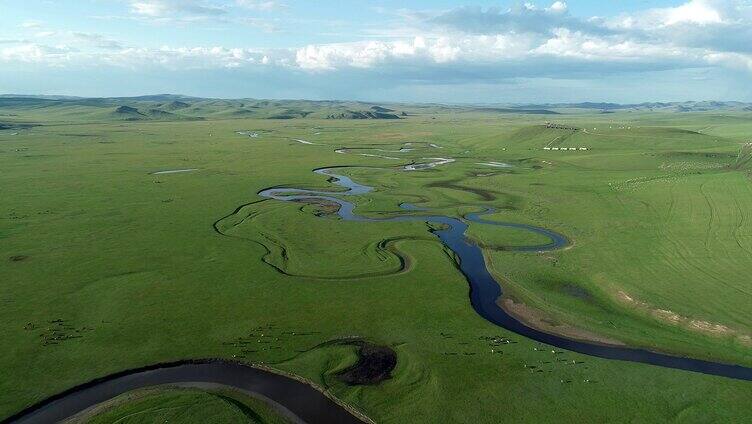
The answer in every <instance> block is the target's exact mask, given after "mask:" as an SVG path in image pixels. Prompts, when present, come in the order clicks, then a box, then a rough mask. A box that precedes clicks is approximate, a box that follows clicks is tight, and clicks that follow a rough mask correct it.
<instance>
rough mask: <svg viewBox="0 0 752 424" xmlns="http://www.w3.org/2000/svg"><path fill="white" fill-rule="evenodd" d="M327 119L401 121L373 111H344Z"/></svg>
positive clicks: (391, 114)
mask: <svg viewBox="0 0 752 424" xmlns="http://www.w3.org/2000/svg"><path fill="white" fill-rule="evenodd" d="M326 118H327V119H401V118H400V117H399V116H397V115H395V114H393V113H385V112H376V111H373V110H360V111H358V110H346V111H344V112H340V113H332V114H329V115H328V116H327V117H326Z"/></svg>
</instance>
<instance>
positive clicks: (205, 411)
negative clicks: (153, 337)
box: [70, 387, 288, 424]
mask: <svg viewBox="0 0 752 424" xmlns="http://www.w3.org/2000/svg"><path fill="white" fill-rule="evenodd" d="M70 421H71V424H73V423H91V424H105V423H114V422H117V423H128V424H137V423H156V422H160V423H165V422H178V423H196V424H204V423H207V424H209V423H211V424H231V423H247V424H284V423H287V422H288V421H287V420H286V419H284V418H282V417H281V416H279V415H278V414H277V413H276V412H275V411H273V410H271V409H270V408H269V407H268V406H267V405H266V404H265V403H263V402H262V401H260V400H256V399H253V398H250V397H248V396H246V395H244V394H241V393H238V392H234V391H231V390H222V389H220V390H200V389H194V388H180V387H164V388H162V387H160V388H153V389H142V390H137V391H135V392H132V393H127V394H124V395H121V396H119V397H117V398H115V399H113V400H111V401H110V402H107V403H106V404H104V405H102V406H100V407H97V408H95V410H94V411H87V412H86V413H84V414H82V415H80V416H78V417H76V418H74V419H72V420H70Z"/></svg>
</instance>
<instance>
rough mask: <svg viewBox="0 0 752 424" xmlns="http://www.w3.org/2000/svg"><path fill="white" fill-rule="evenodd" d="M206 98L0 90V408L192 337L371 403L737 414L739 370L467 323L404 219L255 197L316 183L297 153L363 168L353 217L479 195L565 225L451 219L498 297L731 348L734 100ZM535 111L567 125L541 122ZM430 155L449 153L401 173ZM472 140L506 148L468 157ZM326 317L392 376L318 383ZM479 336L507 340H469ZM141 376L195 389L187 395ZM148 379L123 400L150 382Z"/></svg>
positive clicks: (743, 163) (457, 409) (595, 327)
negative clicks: (5, 96) (31, 97)
mask: <svg viewBox="0 0 752 424" xmlns="http://www.w3.org/2000/svg"><path fill="white" fill-rule="evenodd" d="M207 102H208V101H207ZM218 102H219V101H212V105H208V104H196V103H192V102H188V103H187V104H189V106H181V105H172V106H168V105H161V106H154V105H152V104H147V103H149V102H146V103H144V104H141V103H138V104H135V107H137V109H138V110H149V109H151V108H155V107H158V108H161V109H165V108H168V107H175V108H180V109H184V108H186V109H195V112H194V113H193V114H192V119H183V118H181V119H177V120H174V119H171V118H169V117H167V116H161V117H160V118H159V119H149V120H141V119H139V120H123V119H119V118H118V119H116V118H113V117H112V116H111V115H109V114H110V113H111V112H112V111H111V110H110V109H111V108H112V107H113V106H112V105H111V104H110V103H108V104H107V105H105V106H102V105H99V106H97V105H93V106H85V105H84V106H81V105H76V106H71V105H67V104H66V105H47V106H44V107H42V106H39V105H36V106H34V107H32V106H29V105H28V104H25V105H23V106H19V105H8V104H5V105H4V106H3V109H2V112H3V115H2V116H0V119H2V120H3V122H6V123H10V124H11V125H12V126H15V128H11V129H5V130H1V131H0V186H1V187H2V199H3V201H2V202H1V203H0V275H2V284H0V305H2V307H1V308H0V321H1V322H3V326H0V339H1V340H3V341H4V343H3V344H2V347H0V355H1V356H0V357H2V359H3V361H2V363H3V366H2V367H0V417H5V416H9V415H10V414H12V413H14V412H16V411H18V410H20V409H22V408H23V407H24V406H26V405H29V404H31V403H33V402H36V401H39V400H41V399H43V398H45V397H47V396H50V395H52V394H55V393H57V392H60V391H62V390H65V389H67V388H69V387H71V386H74V385H77V384H80V383H83V382H85V381H88V380H91V379H93V378H96V377H99V376H102V375H106V374H109V373H113V372H116V371H120V370H123V369H128V368H135V367H139V366H144V365H148V364H153V363H158V362H168V361H174V360H178V359H187V358H207V357H227V358H236V359H240V360H246V361H249V362H263V363H264V364H266V365H268V366H271V367H274V368H278V369H280V370H283V371H286V372H291V373H294V374H296V375H299V376H301V377H303V378H306V379H309V380H310V381H312V382H314V383H316V384H318V385H320V386H321V387H324V388H326V389H327V390H329V391H330V392H331V393H332V394H333V395H335V396H336V397H338V398H339V399H341V400H343V401H344V402H346V403H348V404H350V405H352V406H353V407H354V408H356V409H358V410H360V411H362V412H363V413H364V414H366V415H367V416H368V417H370V418H372V419H373V420H375V421H376V422H441V421H443V422H482V423H485V422H488V423H492V422H493V423H495V422H506V421H509V422H541V421H553V420H557V421H563V422H572V421H581V422H582V421H584V422H604V421H608V422H647V421H650V422H665V421H676V422H740V421H743V420H744V419H748V417H750V416H752V390H750V388H751V386H750V383H749V382H743V381H736V380H731V379H727V378H721V377H712V376H705V375H700V374H695V373H689V372H683V371H676V370H670V369H664V368H658V367H654V366H648V365H641V364H633V363H625V362H619V361H609V360H603V359H597V358H592V357H587V356H584V355H580V354H575V353H571V352H566V351H560V350H558V349H554V352H555V353H552V349H551V348H550V347H546V346H542V345H540V344H538V343H535V342H532V341H529V340H527V339H524V338H522V337H520V336H517V335H514V334H511V333H510V332H508V331H506V330H503V329H501V328H498V327H495V326H493V325H491V324H489V323H488V322H486V321H484V320H483V319H482V318H480V317H479V316H478V315H477V314H476V313H475V312H474V311H473V310H472V308H471V306H470V304H469V301H468V287H467V283H466V282H465V280H464V277H463V276H462V275H461V274H460V273H459V272H458V271H457V269H456V267H455V266H454V264H453V262H452V258H451V257H450V256H449V255H447V252H446V251H445V250H444V249H443V247H442V245H441V244H440V243H439V242H438V240H437V239H436V238H434V237H433V236H432V235H431V234H430V233H429V232H428V228H429V227H428V226H427V225H426V224H424V223H420V222H383V223H359V222H343V221H341V220H339V219H338V218H337V217H336V215H332V214H330V213H328V212H331V210H329V209H328V208H327V207H326V205H323V206H322V205H305V204H300V203H297V204H296V203H287V202H278V201H273V200H263V199H262V198H261V197H260V196H258V195H257V194H256V193H257V192H258V191H259V190H261V189H263V188H267V187H271V186H279V185H284V186H291V187H309V188H323V189H333V190H336V186H333V185H331V184H330V183H328V182H327V180H326V178H325V177H324V176H321V175H317V174H314V173H312V172H311V171H312V170H313V169H315V168H319V167H322V166H355V167H352V168H344V169H342V171H341V172H342V173H344V174H347V175H349V176H351V177H352V178H354V179H355V180H356V181H358V182H361V183H363V184H368V185H371V186H373V187H374V188H375V190H374V191H373V192H371V193H368V194H366V195H363V196H354V197H352V198H351V199H350V200H353V201H354V202H355V203H356V204H357V208H358V209H357V211H358V212H359V213H360V214H362V215H366V216H374V217H383V216H391V215H393V214H398V213H405V211H402V210H401V209H400V208H399V204H400V203H402V202H410V203H414V204H417V205H419V206H421V207H427V208H431V209H432V210H435V211H437V212H440V213H444V214H448V215H452V216H458V217H461V216H463V215H464V214H467V213H469V212H473V211H479V210H482V209H484V208H487V207H493V208H495V209H496V212H495V213H494V214H493V215H490V216H488V217H487V218H488V219H494V220H500V221H508V222H518V223H526V224H534V225H539V226H543V227H546V228H550V229H552V230H555V231H558V232H560V233H562V234H565V235H566V236H567V237H569V238H570V239H571V241H572V245H571V246H570V247H569V248H567V249H565V250H561V251H556V252H548V253H545V254H537V253H518V252H512V251H508V250H505V249H504V248H503V247H504V246H514V245H521V244H534V243H539V242H540V241H541V240H540V239H538V238H537V236H535V235H533V234H528V233H523V232H520V231H517V230H512V229H509V228H503V227H496V226H490V225H483V224H475V223H473V224H471V225H470V228H469V230H468V233H467V236H468V237H469V238H470V239H472V240H475V241H476V242H478V243H479V244H481V245H483V246H484V247H485V249H484V251H485V254H486V257H487V261H488V262H489V264H490V266H491V268H492V270H493V271H494V273H495V275H496V276H497V278H498V279H499V280H500V281H503V285H504V290H505V295H506V296H507V297H508V298H509V299H512V300H514V302H515V304H517V305H524V311H525V317H523V318H525V319H529V320H531V321H536V320H538V321H541V320H542V321H544V322H546V323H548V325H549V327H550V328H552V329H553V331H555V330H556V329H557V328H559V329H561V330H562V331H565V329H569V330H571V329H576V330H577V331H579V332H580V334H583V335H584V336H583V337H590V336H592V335H597V336H599V337H602V338H606V339H609V340H612V341H618V342H620V343H624V344H627V345H632V346H639V347H644V348H649V349H654V350H660V351H666V352H670V353H673V354H676V355H686V356H691V357H696V358H703V359H711V360H716V361H723V362H729V363H736V364H742V365H745V366H752V339H750V337H751V336H752V316H751V315H750V314H749V311H750V310H752V282H750V279H749V272H748V270H749V269H751V268H752V216H750V211H752V183H751V182H750V179H749V177H750V176H749V172H750V168H749V158H748V156H747V155H749V149H748V148H745V147H743V144H744V143H745V142H747V141H750V140H749V137H748V134H750V133H752V120H750V118H752V113H749V112H742V111H732V112H725V113H723V114H720V113H716V112H693V113H670V112H647V111H619V112H616V113H609V114H600V113H593V112H592V111H584V112H583V111H578V112H576V113H562V114H560V115H553V116H551V115H537V114H516V113H508V112H492V111H482V110H480V111H479V110H465V109H461V108H444V107H439V106H420V107H414V108H410V107H409V106H404V105H402V106H400V107H399V108H396V107H393V108H394V109H395V110H397V109H398V110H400V111H402V110H404V111H407V115H408V116H407V117H403V118H402V119H389V120H375V119H362V120H360V119H358V120H355V119H324V118H325V117H327V116H329V115H332V114H341V113H343V112H342V110H343V108H344V109H357V110H361V109H364V108H366V106H363V105H347V106H342V105H330V104H327V105H316V104H305V105H303V106H305V108H308V109H311V111H312V113H310V114H306V116H307V117H306V118H296V119H284V120H280V119H264V118H268V117H269V115H270V114H273V113H274V112H273V111H271V109H275V108H280V107H286V108H293V106H294V107H296V108H301V107H303V106H301V105H291V104H286V103H282V104H281V106H280V104H274V105H263V104H254V106H258V108H256V109H254V108H250V107H247V106H243V108H247V109H253V110H258V111H257V112H254V113H257V114H258V116H256V115H253V117H252V118H246V117H241V118H237V116H236V115H238V114H233V113H232V112H227V113H226V114H222V105H221V104H219V103H218ZM129 104H131V105H134V103H132V102H131V103H129ZM210 106H211V107H210ZM225 107H226V108H230V109H233V110H235V109H236V108H237V105H236V104H234V103H233V104H232V105H225ZM72 108H73V109H75V108H87V109H86V110H73V109H72ZM209 112H211V113H209ZM183 115H185V116H189V117H190V116H191V114H189V113H187V112H185V113H183ZM198 118H202V119H198ZM228 118H234V119H228ZM547 120H551V121H555V122H557V123H561V124H563V125H568V126H573V127H577V128H580V130H576V131H575V130H565V129H555V128H547V127H546V126H545V125H544V122H545V121H547ZM21 124H26V125H33V126H22V125H21ZM582 129H586V131H583V130H582ZM238 131H253V132H257V133H258V134H259V136H258V137H257V138H251V137H248V136H246V135H240V134H237V132H238ZM293 139H303V140H307V141H310V142H313V143H317V144H314V145H306V144H302V143H299V142H296V141H294V140H293ZM404 143H414V145H415V150H413V151H409V152H403V153H384V155H387V156H394V155H398V156H399V158H400V159H399V160H394V159H385V158H379V157H367V156H359V155H356V154H338V153H335V152H334V150H335V149H337V148H340V147H369V148H379V147H380V148H382V149H384V150H395V149H398V148H400V147H402V146H403V145H404ZM427 143H434V144H436V145H439V146H441V149H439V148H432V147H429V146H428V144H427ZM545 146H556V147H578V148H579V147H586V148H588V149H589V150H577V151H569V150H568V151H553V150H543V147H545ZM373 153H376V152H373ZM435 157H451V158H455V159H456V162H454V163H451V164H446V165H441V166H438V167H436V168H434V169H429V170H423V171H413V172H406V171H402V170H401V165H404V164H407V163H410V162H411V161H416V162H425V161H426V160H425V159H424V158H435ZM489 161H496V162H504V163H508V164H511V165H513V167H511V168H494V167H490V166H486V165H480V164H481V163H487V162H489ZM193 168H195V169H196V170H195V171H192V172H185V173H176V174H163V175H152V174H151V173H153V172H156V171H163V170H174V169H193ZM414 213H419V212H414ZM57 320H62V321H57ZM259 327H261V328H263V329H264V331H265V334H267V335H268V337H269V338H270V339H269V341H268V342H266V343H260V344H259V347H258V348H257V349H254V351H253V352H243V351H242V350H241V349H240V348H238V347H237V346H235V345H233V344H232V341H233V340H236V339H237V338H238V337H242V336H244V335H245V334H247V333H248V332H249V331H252V330H253V329H257V328H259ZM293 332H294V333H296V334H295V335H293V334H292V333H293ZM350 336H359V337H364V338H367V339H369V340H372V341H373V342H376V343H381V344H386V345H389V346H391V347H392V348H393V349H394V350H395V351H396V352H397V354H398V363H397V368H396V369H395V371H394V376H393V378H392V379H390V380H387V381H386V382H384V383H382V384H380V385H378V386H367V387H351V386H347V385H345V384H344V383H341V382H339V380H337V379H336V378H335V374H336V373H337V372H338V371H341V370H343V369H345V368H346V367H348V366H349V365H351V364H352V363H353V362H354V361H355V352H354V348H353V347H351V346H340V345H332V344H327V343H326V342H327V341H330V340H335V339H339V338H343V337H350ZM493 337H508V338H509V339H511V340H512V341H514V342H516V343H512V344H508V345H504V346H502V347H498V346H493V345H492V344H491V343H490V342H489V338H493ZM500 351H501V353H500ZM160 396H161V395H160ZM164 396H167V397H172V396H177V397H176V398H175V399H174V401H175V402H189V403H190V402H192V401H191V400H187V401H186V400H185V396H189V397H190V396H198V397H201V398H202V399H203V400H197V401H196V402H209V400H207V399H206V398H205V396H209V395H206V394H195V393H193V394H189V395H186V394H184V393H181V394H179V395H175V394H167V395H164ZM154 399H155V400H148V399H147V400H143V401H141V403H138V402H136V403H128V404H126V405H125V406H123V407H122V408H124V409H122V411H124V412H125V413H128V412H127V411H130V410H132V409H133V408H136V409H139V408H142V407H144V405H147V404H148V405H153V404H154V403H150V402H157V403H159V402H162V399H166V398H162V397H157V398H154ZM164 401H165V402H167V401H169V402H172V401H173V400H169V399H166V400H164ZM213 401H214V400H211V402H213ZM143 402H146V403H143ZM148 405H147V406H146V408H148V407H150V406H148ZM118 411H121V410H118ZM224 411H225V412H221V413H230V412H228V411H227V410H224ZM117 413H121V412H117ZM218 413H219V412H218ZM232 413H235V412H232ZM174 417H177V416H174Z"/></svg>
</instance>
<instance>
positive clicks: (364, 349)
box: [337, 340, 397, 386]
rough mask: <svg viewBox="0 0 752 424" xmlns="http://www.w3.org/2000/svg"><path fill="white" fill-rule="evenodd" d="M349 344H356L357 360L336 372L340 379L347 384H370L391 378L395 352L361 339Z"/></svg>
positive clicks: (394, 364) (394, 363) (395, 362)
mask: <svg viewBox="0 0 752 424" xmlns="http://www.w3.org/2000/svg"><path fill="white" fill-rule="evenodd" d="M350 344H353V345H357V346H358V361H357V362H356V363H355V364H354V365H353V366H351V367H349V368H347V369H346V370H344V371H342V372H340V373H338V374H337V378H338V379H339V380H340V381H342V382H344V383H345V384H347V385H349V386H370V385H375V384H379V383H381V382H382V381H384V380H388V379H390V378H392V370H394V367H396V366H397V353H396V352H395V351H394V350H392V348H390V347H388V346H379V345H375V344H372V343H368V342H366V341H362V340H358V341H353V342H350Z"/></svg>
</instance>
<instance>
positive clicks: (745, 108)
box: [0, 94, 752, 126]
mask: <svg viewBox="0 0 752 424" xmlns="http://www.w3.org/2000/svg"><path fill="white" fill-rule="evenodd" d="M624 111H626V112H629V111H664V112H708V111H734V112H750V111H752V103H742V102H717V101H698V102H671V103H639V104H617V103H592V102H585V103H544V104H475V105H459V104H458V105H445V104H406V103H389V104H375V103H371V102H358V101H334V100H331V101H328V100H324V101H315V100H259V99H211V98H200V97H190V96H182V95H176V94H156V95H148V96H137V97H109V98H87V97H71V96H33V95H13V94H4V95H0V120H4V121H29V120H33V118H34V117H35V115H37V114H44V115H45V118H46V119H47V120H49V119H50V118H51V117H52V118H54V117H55V116H59V117H60V120H69V119H71V118H76V119H77V120H85V121H91V122H97V121H180V120H202V119H231V118H256V119H298V118H316V119H393V120H399V119H403V118H405V117H407V116H410V115H421V114H422V115H428V114H436V113H487V114H526V115H558V114H565V113H593V112H595V113H617V112H624ZM3 117H8V118H10V119H4V118H3ZM14 117H18V118H22V119H13V118H14ZM4 125H5V126H8V124H7V122H6V124H4Z"/></svg>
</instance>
